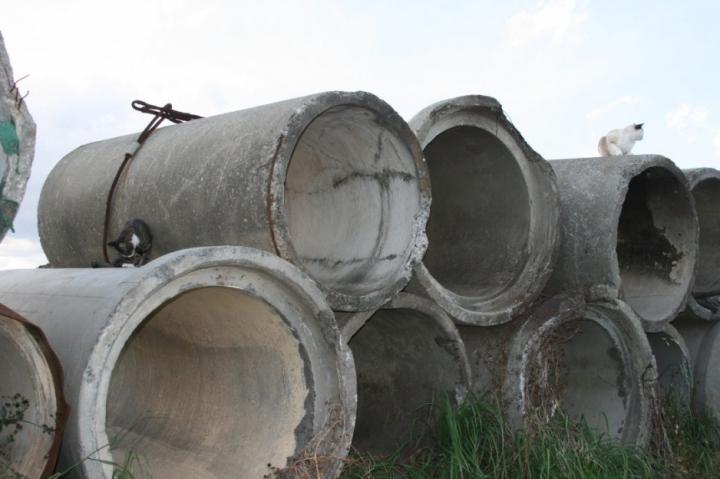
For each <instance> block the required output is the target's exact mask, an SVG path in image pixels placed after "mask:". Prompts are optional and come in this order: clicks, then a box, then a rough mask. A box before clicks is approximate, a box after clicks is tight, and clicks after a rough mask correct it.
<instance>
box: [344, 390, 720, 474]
mask: <svg viewBox="0 0 720 479" xmlns="http://www.w3.org/2000/svg"><path fill="white" fill-rule="evenodd" d="M500 411H501V408H500V407H499V405H498V404H497V403H496V402H494V401H491V400H488V399H487V398H484V399H480V400H471V401H468V402H466V403H465V404H464V405H462V406H459V407H457V408H455V407H453V406H451V404H450V402H449V401H447V400H444V401H440V402H439V403H438V404H437V405H436V413H437V414H436V416H437V419H436V424H435V427H434V430H433V431H432V433H431V438H430V439H431V441H430V443H431V445H430V446H429V447H428V448H426V449H423V450H419V451H398V453H396V454H395V455H393V456H392V457H389V458H382V459H379V458H373V457H370V456H363V455H359V454H357V453H353V454H351V456H350V458H349V459H348V462H347V465H346V468H345V470H344V472H343V475H342V476H341V477H342V478H343V479H361V478H363V479H364V478H378V479H395V478H410V479H430V478H433V479H468V478H473V479H474V478H478V479H480V478H498V479H515V478H532V479H546V478H547V479H550V478H553V479H554V478H571V479H572V478H577V479H592V478H633V479H634V478H638V479H642V478H657V477H667V478H701V477H708V478H709V477H720V449H719V447H720V423H718V422H717V421H716V420H715V419H713V418H711V417H709V416H703V417H696V416H694V415H693V414H692V413H690V411H689V409H688V408H687V407H683V406H680V405H679V404H678V403H675V402H667V404H666V405H665V407H664V408H663V411H664V413H663V415H662V418H663V422H662V424H663V425H664V427H665V430H666V431H667V438H668V444H666V445H665V446H666V447H664V448H662V449H663V450H665V451H666V452H665V453H663V454H662V455H657V454H653V453H650V452H647V451H644V450H640V449H638V448H634V447H629V446H622V445H620V444H618V443H617V442H616V441H613V440H611V439H610V438H608V437H607V436H605V435H603V434H599V433H597V432H596V431H594V430H593V429H591V428H590V427H588V426H587V425H586V424H583V423H577V422H573V421H571V420H570V419H568V418H567V417H565V416H563V415H561V414H556V415H555V416H554V418H553V419H552V420H550V421H549V422H542V421H539V420H538V421H531V426H530V427H529V428H528V430H527V431H518V430H515V429H513V428H511V427H509V425H508V423H507V421H506V418H505V417H504V416H503V414H502V413H501V412H500ZM670 451H671V452H670ZM401 452H402V454H401ZM400 457H403V458H407V459H405V460H403V461H400V459H399V458H400Z"/></svg>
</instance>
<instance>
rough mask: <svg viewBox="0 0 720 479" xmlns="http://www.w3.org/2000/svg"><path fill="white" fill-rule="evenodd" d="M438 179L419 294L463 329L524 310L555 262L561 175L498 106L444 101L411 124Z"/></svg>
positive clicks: (480, 100)
mask: <svg viewBox="0 0 720 479" xmlns="http://www.w3.org/2000/svg"><path fill="white" fill-rule="evenodd" d="M410 124H411V126H412V127H413V129H414V130H415V131H416V133H417V136H418V139H419V140H420V143H421V145H422V147H423V150H424V154H425V158H426V161H427V164H428V169H429V171H430V177H431V179H432V196H433V205H432V209H431V214H430V219H429V221H428V240H429V247H428V251H427V254H426V255H425V258H424V259H423V262H422V263H421V264H419V265H418V266H417V268H416V269H415V278H416V280H417V283H418V284H416V285H414V287H413V291H418V292H420V291H422V292H423V294H425V295H428V296H430V297H431V298H432V299H433V300H435V301H436V302H437V303H438V304H439V305H440V306H441V307H442V308H443V309H444V310H445V311H447V312H448V313H449V314H450V315H451V316H452V317H453V319H454V320H455V321H457V322H459V323H461V324H471V325H483V326H487V325H493V324H500V323H504V322H506V321H509V320H511V319H512V318H513V316H515V315H517V314H520V313H521V312H523V311H524V310H525V309H526V308H527V307H528V306H529V305H530V304H531V303H532V301H533V300H534V299H535V298H536V297H537V295H538V294H539V293H540V291H541V290H542V289H543V286H544V285H545V282H546V280H547V278H548V275H549V274H550V271H551V270H552V267H553V264H554V262H555V255H556V247H557V225H558V217H559V208H558V199H557V187H556V185H555V177H554V174H553V172H552V169H551V168H550V166H549V165H548V163H547V162H546V161H545V160H544V159H543V158H541V157H540V155H539V154H538V153H537V152H535V151H534V150H533V149H532V148H531V147H530V146H529V145H528V144H527V143H526V142H525V140H524V139H523V137H522V136H521V135H520V133H519V132H518V131H517V130H516V129H515V127H514V126H513V124H512V123H511V122H510V120H508V118H507V117H506V116H505V114H504V113H503V109H502V106H501V105H500V103H498V102H497V100H495V99H494V98H489V97H484V96H464V97H459V98H454V99H451V100H445V101H441V102H439V103H435V104H434V105H431V106H429V107H427V108H425V109H424V110H422V111H421V112H420V113H418V114H417V115H415V117H414V118H413V119H412V120H411V122H410Z"/></svg>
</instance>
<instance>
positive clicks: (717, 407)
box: [676, 321, 720, 417]
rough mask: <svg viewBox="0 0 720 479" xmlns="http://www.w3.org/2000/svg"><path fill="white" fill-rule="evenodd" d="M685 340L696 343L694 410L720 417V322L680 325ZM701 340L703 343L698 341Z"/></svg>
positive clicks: (693, 346) (678, 325)
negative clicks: (719, 367) (719, 365)
mask: <svg viewBox="0 0 720 479" xmlns="http://www.w3.org/2000/svg"><path fill="white" fill-rule="evenodd" d="M676 326H677V329H678V331H680V333H681V334H682V335H683V337H685V338H688V337H690V338H691V340H694V341H693V342H692V343H689V344H691V346H690V348H691V354H693V353H694V358H695V361H694V363H693V375H694V378H695V382H694V385H695V391H694V395H693V406H694V408H695V410H696V411H698V412H709V413H712V414H714V415H715V416H717V417H720V371H719V370H718V367H717V365H718V362H720V327H719V326H720V322H717V321H713V322H695V323H693V322H689V321H682V322H679V323H677V324H676ZM697 338H699V339H700V341H696V339H697Z"/></svg>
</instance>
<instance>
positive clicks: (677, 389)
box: [648, 332, 691, 401]
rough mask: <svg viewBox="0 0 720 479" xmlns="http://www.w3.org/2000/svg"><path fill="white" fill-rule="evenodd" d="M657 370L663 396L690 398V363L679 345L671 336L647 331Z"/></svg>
mask: <svg viewBox="0 0 720 479" xmlns="http://www.w3.org/2000/svg"><path fill="white" fill-rule="evenodd" d="M648 341H649V343H650V347H651V348H652V352H653V355H654V356H655V361H656V363H657V370H658V385H659V389H660V393H661V394H662V395H663V397H674V398H676V399H678V400H681V401H687V400H689V399H690V389H691V385H690V364H689V363H688V358H687V357H686V356H685V354H683V350H682V348H680V345H679V344H678V343H676V342H675V340H674V339H673V338H672V336H670V335H668V334H666V333H663V332H660V333H648Z"/></svg>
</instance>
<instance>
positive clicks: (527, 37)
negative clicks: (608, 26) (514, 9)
mask: <svg viewBox="0 0 720 479" xmlns="http://www.w3.org/2000/svg"><path fill="white" fill-rule="evenodd" d="M587 17H588V15H587V13H586V12H585V10H584V8H580V6H579V5H577V3H576V2H575V0H549V1H545V2H542V3H541V4H540V6H539V7H538V8H537V9H536V10H534V11H528V10H521V11H520V12H518V13H516V14H515V15H513V16H512V17H510V19H509V20H508V21H507V24H506V33H507V38H508V41H509V43H510V44H511V45H512V46H522V45H525V44H528V43H530V42H533V41H536V40H538V39H542V38H549V39H550V40H551V41H552V42H554V43H561V42H563V41H565V40H566V39H567V38H568V37H569V36H571V35H572V34H574V33H575V32H576V31H577V30H578V27H580V26H581V25H582V24H583V23H584V22H585V20H587Z"/></svg>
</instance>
